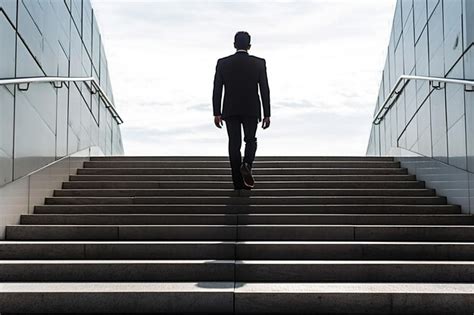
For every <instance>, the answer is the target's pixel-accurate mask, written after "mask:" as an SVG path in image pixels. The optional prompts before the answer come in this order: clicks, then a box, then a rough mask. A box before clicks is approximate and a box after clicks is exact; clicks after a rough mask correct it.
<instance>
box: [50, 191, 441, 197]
mask: <svg viewBox="0 0 474 315" xmlns="http://www.w3.org/2000/svg"><path fill="white" fill-rule="evenodd" d="M246 195H248V196H262V197H266V196H410V197H426V196H435V191H434V190H433V189H255V190H252V191H251V192H248V193H247V194H246ZM54 196H56V197H146V196H152V197H154V196H170V197H176V196H184V197H214V196H216V197H217V196H227V197H236V196H239V192H237V191H235V190H233V189H99V190H98V189H63V190H56V191H55V192H54Z"/></svg>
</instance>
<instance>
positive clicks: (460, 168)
mask: <svg viewBox="0 0 474 315" xmlns="http://www.w3.org/2000/svg"><path fill="white" fill-rule="evenodd" d="M473 44H474V1H471V0H398V1H397V4H396V11H395V16H394V21H393V29H392V31H391V36H390V43H389V47H388V54H387V59H386V63H385V68H384V71H383V76H382V82H381V85H380V92H379V95H378V99H377V105H376V109H375V113H374V116H376V113H378V111H379V109H380V107H381V106H382V105H383V104H384V103H385V101H386V100H387V98H388V96H389V95H390V92H391V91H392V89H393V88H394V86H395V83H396V82H397V80H398V79H399V77H400V76H401V75H414V76H424V77H438V78H455V79H466V80H474V48H473ZM471 90H472V88H470V87H468V86H464V85H462V84H439V85H431V84H430V82H429V81H423V80H412V81H410V82H409V83H408V84H407V85H406V87H405V89H404V90H403V91H402V92H401V93H400V97H399V98H398V100H397V101H396V102H395V103H394V105H393V107H392V108H391V109H390V110H389V111H388V113H387V114H386V116H385V117H384V119H383V120H382V121H381V123H380V124H378V125H376V124H374V125H373V127H372V131H371V135H370V140H369V145H368V150H367V154H368V155H396V156H399V157H400V160H401V161H402V163H404V165H405V166H407V167H408V168H409V170H410V171H413V172H415V173H416V174H417V175H418V176H419V177H420V178H422V179H424V180H425V181H427V183H428V185H429V186H432V187H434V188H437V189H438V190H439V191H440V192H441V193H442V194H445V195H446V196H448V197H449V198H450V201H451V202H454V203H457V204H460V205H462V206H463V209H464V210H465V212H471V213H474V175H473V172H474V107H473V105H474V93H473V92H472V91H471Z"/></svg>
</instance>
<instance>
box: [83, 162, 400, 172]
mask: <svg viewBox="0 0 474 315" xmlns="http://www.w3.org/2000/svg"><path fill="white" fill-rule="evenodd" d="M399 167H400V162H394V161H318V162H316V161H268V162H262V161H260V162H259V161H256V162H255V163H254V169H255V170H258V169H264V168H268V169H298V168H304V169H308V168H339V169H345V168H399ZM84 168H141V169H145V168H151V169H157V168H165V169H167V168H170V169H199V168H204V169H210V168H227V169H229V168H230V163H229V161H202V162H198V161H189V162H188V161H140V162H137V161H130V162H127V161H93V162H84Z"/></svg>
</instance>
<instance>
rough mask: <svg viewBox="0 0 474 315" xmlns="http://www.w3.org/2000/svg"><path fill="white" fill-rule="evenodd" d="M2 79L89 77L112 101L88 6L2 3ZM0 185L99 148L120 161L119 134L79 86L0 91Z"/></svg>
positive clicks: (69, 0)
mask: <svg viewBox="0 0 474 315" xmlns="http://www.w3.org/2000/svg"><path fill="white" fill-rule="evenodd" d="M0 42H1V44H0V79H5V78H21V77H32V76H65V77H90V76H94V77H95V78H96V79H98V80H99V81H100V85H101V87H102V88H103V89H104V90H105V91H106V93H107V95H108V96H109V98H110V99H111V100H113V93H112V85H111V81H110V77H109V72H108V69H107V58H106V56H105V52H104V51H105V50H104V47H103V45H102V40H101V36H100V33H99V29H98V24H97V20H96V18H95V16H94V12H93V9H92V6H91V3H90V0H0ZM0 113H1V114H0V186H2V185H5V184H7V183H9V182H12V181H14V180H16V179H19V178H21V177H23V176H25V175H28V174H30V173H31V172H34V171H35V170H37V169H39V168H41V167H43V166H45V165H48V164H50V163H52V162H54V161H56V160H58V159H61V158H62V157H64V156H69V155H72V154H73V153H76V152H79V151H81V150H83V149H86V148H89V147H93V146H97V147H99V148H100V149H101V151H102V152H103V154H105V155H119V154H123V146H122V141H121V135H120V128H119V126H118V124H117V122H116V121H115V119H114V118H113V117H112V115H111V113H110V112H109V111H108V110H107V109H106V107H105V105H104V104H103V103H102V101H101V100H100V99H99V97H98V95H97V94H95V95H94V94H92V93H91V92H90V91H89V89H88V88H87V86H86V85H85V84H76V83H70V84H68V85H66V86H64V87H63V88H60V89H56V88H54V87H53V86H52V85H51V84H31V85H30V87H29V89H28V91H21V90H20V87H18V86H16V87H15V86H0Z"/></svg>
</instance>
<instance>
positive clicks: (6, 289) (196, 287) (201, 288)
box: [0, 282, 234, 294]
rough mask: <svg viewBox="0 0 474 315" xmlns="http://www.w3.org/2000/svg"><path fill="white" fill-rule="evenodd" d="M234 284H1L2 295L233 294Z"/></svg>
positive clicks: (0, 292)
mask: <svg viewBox="0 0 474 315" xmlns="http://www.w3.org/2000/svg"><path fill="white" fill-rule="evenodd" d="M233 289H234V282H58V283H54V282H41V283H35V282H31V283H14V282H12V283H1V284H0V294H2V293H45V294H46V293H50V292H51V293H52V292H69V293H90V292H111V293H113V292H215V291H222V292H232V291H233Z"/></svg>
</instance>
